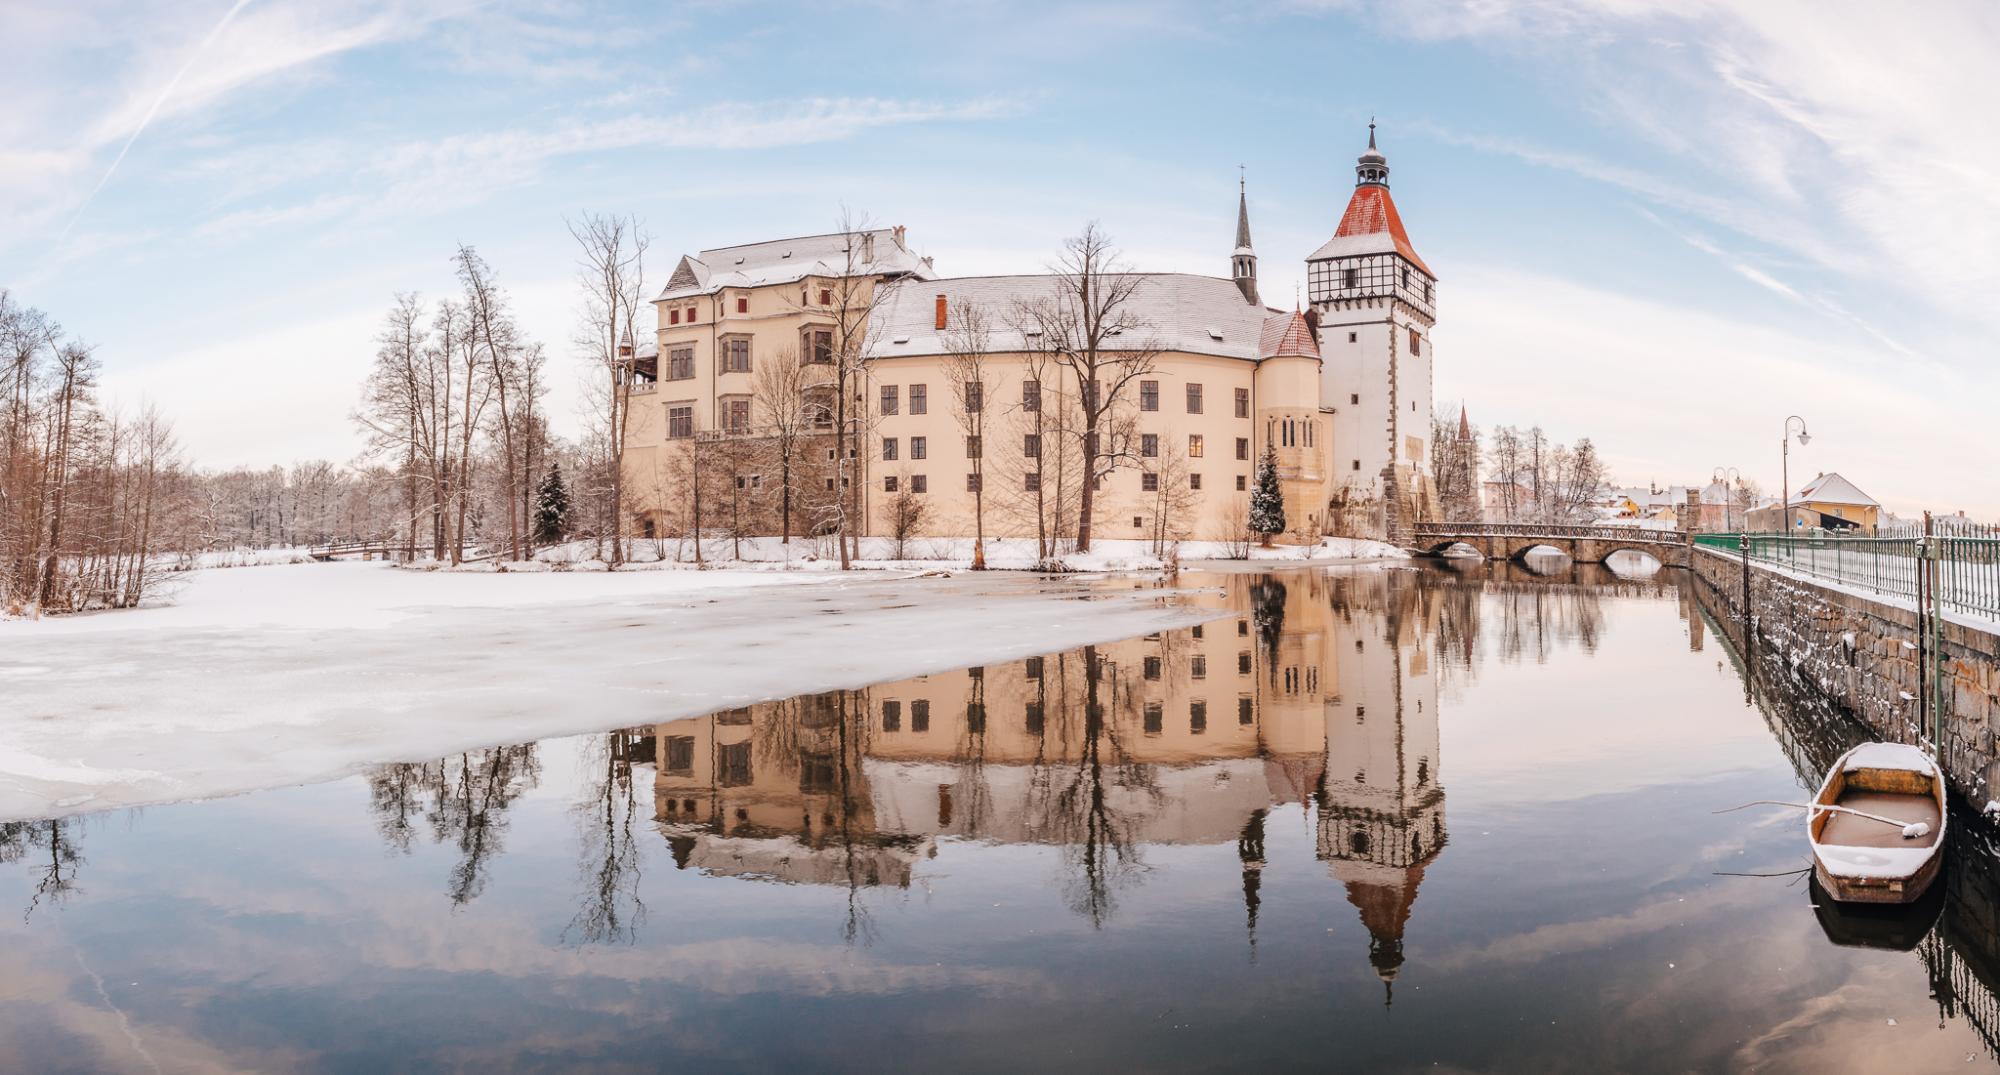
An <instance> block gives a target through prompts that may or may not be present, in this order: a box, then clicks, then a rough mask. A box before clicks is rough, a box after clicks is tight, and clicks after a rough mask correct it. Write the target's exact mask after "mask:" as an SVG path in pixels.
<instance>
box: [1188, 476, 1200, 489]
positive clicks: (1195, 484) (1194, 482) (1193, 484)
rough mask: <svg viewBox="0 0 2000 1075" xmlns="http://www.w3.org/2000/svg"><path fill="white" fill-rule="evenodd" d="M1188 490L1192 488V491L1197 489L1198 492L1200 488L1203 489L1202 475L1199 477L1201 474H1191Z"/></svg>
mask: <svg viewBox="0 0 2000 1075" xmlns="http://www.w3.org/2000/svg"><path fill="white" fill-rule="evenodd" d="M1188 488H1190V489H1197V490H1198V489H1200V488H1201V475H1199V474H1190V475H1188Z"/></svg>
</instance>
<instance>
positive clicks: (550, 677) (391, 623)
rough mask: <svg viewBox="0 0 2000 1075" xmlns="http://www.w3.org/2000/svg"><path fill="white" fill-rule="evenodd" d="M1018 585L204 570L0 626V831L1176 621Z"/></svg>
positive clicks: (343, 567)
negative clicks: (158, 592)
mask: <svg viewBox="0 0 2000 1075" xmlns="http://www.w3.org/2000/svg"><path fill="white" fill-rule="evenodd" d="M1219 614H1220V613H1219V612H1216V611H1209V610H1200V609H1192V608H1186V607H1180V606H1178V605H1175V604H1171V603H1169V602H1167V601H1165V600H1163V599H1162V594H1161V591H1160V590H1159V589H1158V588H1157V584H1156V583H1154V582H1150V581H1144V580H1131V581H1129V582H1126V581H1124V580H1118V581H1117V582H1115V583H1112V582H1103V581H1100V582H1098V583H1096V584H1095V585H1094V586H1093V585H1092V584H1090V583H1087V582H1083V581H1076V580H1070V579H1049V578H1044V577H1040V576H1034V575H1026V574H992V573H988V574H980V575H974V574H962V575H957V576H954V577H928V578H917V577H909V576H900V577H899V576H896V575H891V574H888V573H879V572H878V573H872V574H869V573H864V574H858V575H857V574H848V575H843V574H838V573H830V574H822V573H807V572H783V571H776V572H771V571H763V572H756V571H660V572H651V573H644V574H638V575H626V574H616V575H612V574H584V573H577V572H560V573H549V574H533V575H515V574H507V575H498V574H452V573H442V572H441V573H422V572H409V571H403V570H398V569H395V568H392V567H389V566H387V565H384V564H379V563H377V564H365V563H342V564H308V565H297V566H277V567H259V568H254V569H248V568H247V569H241V570H229V571H216V572H203V573H200V574H198V575H196V576H195V578H194V581H193V583H192V584H191V585H190V586H189V587H188V588H187V589H186V590H185V591H184V592H183V593H182V595H181V597H180V603H179V604H177V605H174V606H170V607H165V608H151V609H140V610H137V611H128V612H117V613H105V614H99V615H90V616H75V617H61V618H51V619H46V620H41V621H37V622H13V623H4V624H0V695H4V697H5V699H6V703H5V705H0V744H5V748H4V753H0V820H8V819H19V818H29V817H43V816H52V815H56V814H64V813H75V812H81V811H84V810H94V809H101V808H108V807H117V806H132V805H140V804H145V803H156V802H167V801H175V800H182V799H193V798H202V797H208V796H213V795H220V794H228V793H233V792H238V791H246V790H252V789H256V788H262V787H273V786H280V785H286V784H296V783H305V782H311V781H316V780H323V779H329V778H333V777H337V776H341V775H343V774H346V773H351V772H355V771H358V770H360V769H362V768H365V767H366V766H368V765H370V764H374V763H380V762H385V761H406V760H407V761H416V760H427V759H429V758H435V757H439V756H442V755H445V754H449V753H452V752H455V751H459V750H464V749H470V748H473V747H478V746H484V745H490V744H496V743H506V742H518V741H523V740H528V739H536V738H543V737H547V736H553V735H566V734H573V733H581V732H587V731H594V730H601V729H606V728H615V727H624V726H629V725H637V724H647V723H653V722H657V721H664V720H671V719H675V718H678V717H683V716H691V715H697V714H700V713H706V712H711V711H714V710H717V709H723V708H728V707H732V706H740V705H747V704H749V703H752V702H756V701H763V700H767V699H773V698H784V697H789V696H792V695H795V694H801V693H807V692H813V691H822V690H833V689H837V688H853V687H861V686H865V685H868V684H871V683H877V682H883V681H886V680H891V679H897V678H902V677H906V676H912V675H920V674H926V673H931V672H939V671H945V670H949V669H953V668H959V667H963V666H966V665H969V664H979V663H982V662H993V661H1001V660H1012V659H1016V658H1020V657H1027V656H1033V655H1037V654H1044V653H1049V652H1053V651H1056V650H1061V649H1067V648H1071V647H1074V646H1080V645H1084V644H1087V643H1092V642H1104V641H1110V640H1114V639H1119V638H1126V637H1130V636H1132V635H1137V634H1144V633H1147V632H1150V631H1154V630H1158V629H1161V628H1163V627H1171V626H1178V625H1183V624H1190V623H1196V622H1200V621H1201V620H1203V619H1207V618H1212V617H1213V616H1216V615H1219Z"/></svg>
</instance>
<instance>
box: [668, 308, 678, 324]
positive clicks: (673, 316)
mask: <svg viewBox="0 0 2000 1075" xmlns="http://www.w3.org/2000/svg"><path fill="white" fill-rule="evenodd" d="M680 323H681V312H680V310H678V309H673V310H668V311H667V324H669V325H678V324H680Z"/></svg>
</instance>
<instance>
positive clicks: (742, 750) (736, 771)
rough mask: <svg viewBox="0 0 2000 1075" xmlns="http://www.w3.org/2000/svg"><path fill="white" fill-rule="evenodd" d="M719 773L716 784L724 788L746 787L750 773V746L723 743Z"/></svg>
mask: <svg viewBox="0 0 2000 1075" xmlns="http://www.w3.org/2000/svg"><path fill="white" fill-rule="evenodd" d="M720 768H721V770H722V771H721V772H720V773H717V774H716V776H717V777H718V779H717V780H716V783H718V784H721V785H722V786H723V787H725V788H740V787H744V786H746V785H748V784H749V783H750V779H751V773H750V744H749V743H725V744H723V747H722V764H721V766H720Z"/></svg>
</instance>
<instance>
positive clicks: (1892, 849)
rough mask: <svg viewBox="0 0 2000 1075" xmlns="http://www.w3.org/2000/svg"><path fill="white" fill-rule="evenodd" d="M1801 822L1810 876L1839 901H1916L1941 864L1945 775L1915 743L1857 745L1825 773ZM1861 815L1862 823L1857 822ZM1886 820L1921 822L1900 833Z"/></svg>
mask: <svg viewBox="0 0 2000 1075" xmlns="http://www.w3.org/2000/svg"><path fill="white" fill-rule="evenodd" d="M1813 803H1814V809H1813V811H1812V813H1811V814H1810V815H1809V816H1808V818H1807V821H1806V837H1807V839H1808V840H1809V841H1810V842H1811V844H1812V852H1813V878H1814V879H1815V880H1816V881H1818V882H1819V887H1820V889H1821V890H1822V891H1823V892H1824V893H1825V894H1826V895H1827V896H1828V897H1830V898H1832V899H1834V900H1837V901H1839V902H1841V903H1873V904H1899V903H1914V902H1916V901H1917V900H1918V899H1920V898H1922V897H1923V895H1924V893H1925V892H1926V891H1928V890H1929V889H1930V887H1931V884H1932V883H1933V882H1935V881H1936V880H1937V875H1938V870H1939V868H1940V866H1941V865H1942V864H1943V862H1944V827H1945V821H1946V818H1947V817H1948V816H1949V814H1950V810H1949V807H1948V803H1947V801H1946V796H1945V787H1944V775H1943V773H1942V772H1941V771H1940V770H1939V768H1938V767H1937V765H1936V763H1935V762H1933V761H1932V760H1931V759H1930V758H1929V757H1927V756H1926V755H1925V754H1924V753H1923V752H1922V751H1920V750H1917V749H1916V748H1914V747H1908V746H1901V745H1897V744H1890V743H1864V744H1862V745H1861V746H1858V747H1855V748H1854V749H1853V750H1850V751H1848V752H1847V753H1846V754H1844V755H1842V756H1841V758H1840V760H1839V761H1837V762H1835V763H1834V764H1833V768H1832V769H1831V770H1829V771H1828V772H1827V774H1826V781H1825V783H1823V784H1822V785H1820V790H1819V794H1818V795H1817V796H1815V797H1814V799H1813ZM1858 818H1865V819H1866V820H1857V819H1858ZM1891 818H1894V819H1896V820H1897V821H1899V822H1903V823H1909V822H1916V821H1921V822H1923V823H1924V825H1923V826H1922V829H1923V830H1924V834H1923V835H1922V836H1917V837H1914V838H1905V837H1902V835H1901V834H1900V833H1898V832H1896V826H1895V825H1886V826H1885V825H1884V823H1885V822H1888V821H1889V820H1890V819H1891Z"/></svg>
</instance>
